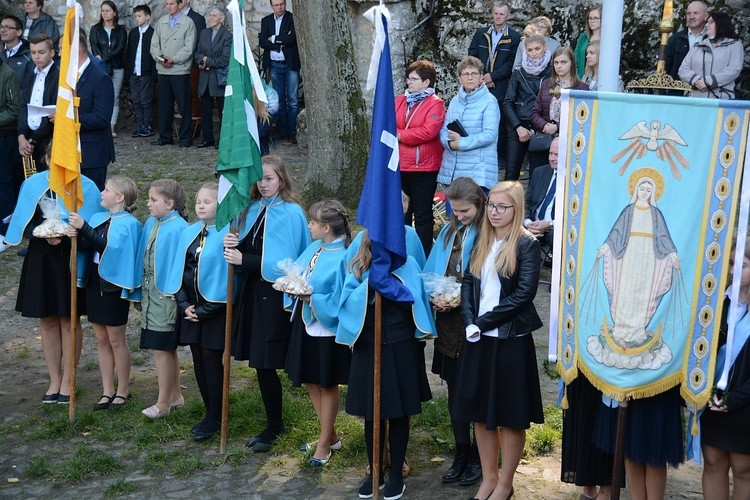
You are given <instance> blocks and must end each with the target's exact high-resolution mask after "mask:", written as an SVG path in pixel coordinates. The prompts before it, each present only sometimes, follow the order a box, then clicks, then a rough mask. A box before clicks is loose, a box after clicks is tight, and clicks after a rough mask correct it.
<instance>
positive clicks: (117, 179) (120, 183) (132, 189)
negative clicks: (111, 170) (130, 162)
mask: <svg viewBox="0 0 750 500" xmlns="http://www.w3.org/2000/svg"><path fill="white" fill-rule="evenodd" d="M106 184H111V185H112V186H114V188H115V191H116V192H117V193H118V194H121V195H122V198H123V200H122V208H123V210H125V211H126V212H130V213H133V212H135V210H136V209H137V208H138V205H137V204H136V203H135V200H136V199H137V198H138V186H136V185H135V182H134V181H133V179H131V178H130V177H125V176H124V175H113V176H112V177H110V178H109V179H107V182H106ZM106 184H105V185H106Z"/></svg>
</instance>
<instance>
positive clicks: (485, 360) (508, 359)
mask: <svg viewBox="0 0 750 500" xmlns="http://www.w3.org/2000/svg"><path fill="white" fill-rule="evenodd" d="M451 418H452V419H453V420H454V421H456V422H481V423H483V424H486V425H487V429H494V428H496V427H509V428H511V429H528V428H529V427H530V426H531V422H534V423H538V424H541V423H543V422H544V413H543V411H542V393H541V389H540V388H539V373H538V371H537V363H536V352H535V351H534V339H533V337H532V336H531V334H528V335H524V336H522V337H516V338H510V339H507V340H499V339H498V338H497V337H488V336H486V335H482V336H481V338H480V339H479V340H478V341H477V342H464V343H463V345H462V348H461V356H460V357H459V362H458V383H457V384H456V399H455V403H454V404H453V407H452V408H451Z"/></svg>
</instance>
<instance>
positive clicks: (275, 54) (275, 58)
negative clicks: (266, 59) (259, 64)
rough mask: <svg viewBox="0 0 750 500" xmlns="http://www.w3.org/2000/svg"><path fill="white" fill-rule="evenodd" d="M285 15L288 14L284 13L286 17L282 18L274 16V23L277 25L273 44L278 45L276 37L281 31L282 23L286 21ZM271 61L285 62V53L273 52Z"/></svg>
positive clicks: (272, 38)
mask: <svg viewBox="0 0 750 500" xmlns="http://www.w3.org/2000/svg"><path fill="white" fill-rule="evenodd" d="M285 15H286V13H284V15H282V16H281V17H276V16H274V18H273V22H274V25H275V30H274V31H275V32H274V35H273V36H272V37H271V43H276V37H277V36H278V35H279V31H280V30H281V21H282V20H283V19H284V16H285ZM271 60H272V61H285V59H284V53H283V52H282V51H281V49H279V50H272V51H271Z"/></svg>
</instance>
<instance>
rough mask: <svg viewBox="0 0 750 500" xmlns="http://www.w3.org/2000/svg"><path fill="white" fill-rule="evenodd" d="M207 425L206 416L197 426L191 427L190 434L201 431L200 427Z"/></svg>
mask: <svg viewBox="0 0 750 500" xmlns="http://www.w3.org/2000/svg"><path fill="white" fill-rule="evenodd" d="M207 423H208V415H206V416H205V417H203V420H201V421H200V422H198V423H197V424H195V425H194V426H193V427H191V428H190V434H195V433H196V432H198V431H199V430H201V427H203V426H204V425H206V424H207Z"/></svg>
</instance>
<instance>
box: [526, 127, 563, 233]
mask: <svg viewBox="0 0 750 500" xmlns="http://www.w3.org/2000/svg"><path fill="white" fill-rule="evenodd" d="M559 144H560V141H559V140H558V138H557V137H555V138H554V139H553V140H552V144H550V147H549V165H548V166H544V165H543V166H541V167H538V168H536V169H534V173H533V174H532V175H531V181H530V182H529V188H528V189H527V190H526V204H525V207H524V209H525V210H524V212H525V218H524V221H523V225H524V226H526V229H528V230H529V231H531V233H532V234H533V235H534V236H536V237H537V238H538V239H539V241H541V243H542V244H543V245H552V241H553V240H554V238H553V235H554V233H553V224H554V221H555V189H556V188H557V148H558V146H559Z"/></svg>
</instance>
